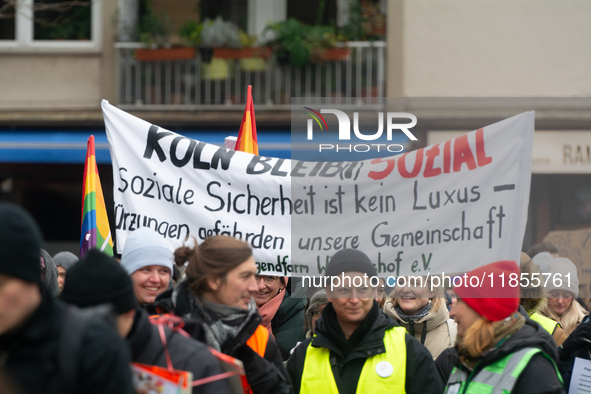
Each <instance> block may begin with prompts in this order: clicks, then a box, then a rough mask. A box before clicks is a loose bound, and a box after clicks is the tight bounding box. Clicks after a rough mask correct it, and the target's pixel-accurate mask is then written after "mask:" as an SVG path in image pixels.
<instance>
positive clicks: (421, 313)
mask: <svg viewBox="0 0 591 394" xmlns="http://www.w3.org/2000/svg"><path fill="white" fill-rule="evenodd" d="M432 307H433V304H432V303H431V300H429V302H427V305H425V306H424V307H423V308H422V309H421V310H420V311H418V312H417V313H415V314H414V315H412V316H410V315H407V314H406V313H404V311H403V310H402V309H401V308H400V305H396V306H395V307H394V309H395V310H396V313H397V314H398V317H399V318H400V320H402V321H403V322H405V323H410V322H414V321H416V320H419V319H421V318H423V317H425V316H427V315H428V314H429V312H430V311H431V308H432Z"/></svg>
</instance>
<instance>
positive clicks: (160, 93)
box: [115, 41, 386, 111]
mask: <svg viewBox="0 0 591 394" xmlns="http://www.w3.org/2000/svg"><path fill="white" fill-rule="evenodd" d="M343 46H345V47H347V48H349V56H347V57H346V58H345V59H343V60H337V61H321V62H317V63H312V64H309V65H307V66H305V67H303V68H296V67H293V66H291V65H280V64H279V63H278V62H277V60H276V58H275V56H272V57H271V58H269V59H268V60H263V59H257V60H254V61H253V60H245V59H228V60H225V59H217V58H214V59H213V61H212V63H210V64H207V63H204V62H203V61H202V60H201V56H200V54H199V52H197V55H196V56H195V57H194V58H192V59H189V60H169V61H138V60H137V59H136V57H135V50H136V49H138V48H142V47H143V45H142V44H139V43H117V44H115V48H116V51H117V87H118V98H119V106H120V107H121V108H123V109H127V110H131V109H133V110H139V109H146V110H187V111H195V110H236V109H244V105H245V103H246V87H247V86H248V85H252V86H253V89H252V91H253V100H254V104H255V105H256V109H257V111H258V110H265V109H268V110H277V109H283V110H288V109H289V108H290V100H291V97H331V98H332V99H331V100H334V103H335V104H340V103H341V99H343V103H344V101H345V100H344V98H345V97H352V98H354V100H353V102H354V103H355V106H359V107H381V106H382V105H383V97H384V95H385V83H384V81H385V71H384V69H385V56H386V53H385V52H386V43H385V42H382V41H378V42H364V41H362V42H348V43H346V44H344V45H343ZM251 59H252V58H251ZM347 101H348V102H350V101H349V100H347Z"/></svg>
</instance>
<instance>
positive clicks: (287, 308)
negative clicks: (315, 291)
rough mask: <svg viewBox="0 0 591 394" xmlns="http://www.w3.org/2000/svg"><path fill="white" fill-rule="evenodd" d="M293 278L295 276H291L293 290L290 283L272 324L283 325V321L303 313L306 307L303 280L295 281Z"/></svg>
mask: <svg viewBox="0 0 591 394" xmlns="http://www.w3.org/2000/svg"><path fill="white" fill-rule="evenodd" d="M293 280H294V278H291V282H292V285H293V291H291V290H292V289H291V288H290V287H291V285H290V284H289V283H288V285H287V287H286V288H285V296H284V297H283V301H282V302H281V305H279V309H278V310H277V313H275V316H274V317H273V320H272V325H274V326H277V327H281V325H283V323H285V322H286V321H288V320H289V319H291V318H292V317H293V316H295V315H297V314H298V313H302V311H303V310H304V309H306V301H307V299H306V289H304V288H303V287H302V283H301V281H299V282H294V281H293ZM273 328H275V327H273Z"/></svg>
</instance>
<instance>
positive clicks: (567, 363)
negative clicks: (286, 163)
mask: <svg viewBox="0 0 591 394" xmlns="http://www.w3.org/2000/svg"><path fill="white" fill-rule="evenodd" d="M581 324H589V315H587V316H585V318H584V319H583V321H582V322H581ZM590 350H591V348H588V347H585V346H584V347H581V348H580V349H579V350H577V351H576V352H574V353H572V354H571V355H570V356H569V357H568V359H566V360H564V361H560V362H559V363H558V369H559V370H560V374H561V375H562V380H563V381H564V384H563V387H564V390H565V391H568V389H569V387H570V380H571V378H572V374H573V367H574V366H575V358H577V357H578V358H582V359H583V360H589V359H591V356H590V355H589V351H590Z"/></svg>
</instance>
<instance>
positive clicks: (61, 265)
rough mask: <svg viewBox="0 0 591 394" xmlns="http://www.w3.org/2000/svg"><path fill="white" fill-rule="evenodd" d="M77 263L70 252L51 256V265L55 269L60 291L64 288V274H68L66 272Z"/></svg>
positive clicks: (74, 256) (75, 257)
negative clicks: (52, 264) (53, 265)
mask: <svg viewBox="0 0 591 394" xmlns="http://www.w3.org/2000/svg"><path fill="white" fill-rule="evenodd" d="M77 262H78V257H77V256H76V255H75V254H74V253H72V252H68V251H63V252H59V253H56V254H55V255H54V256H53V263H54V264H55V266H56V267H57V283H58V285H59V287H60V291H62V290H63V288H64V283H65V281H66V272H68V270H69V269H70V268H72V267H73V266H74V264H76V263H77Z"/></svg>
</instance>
